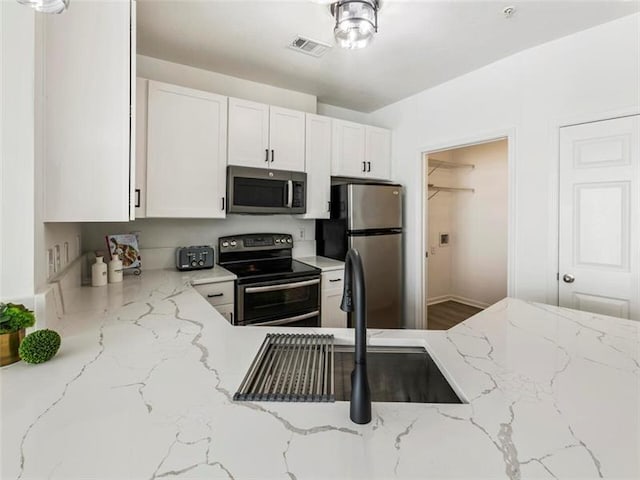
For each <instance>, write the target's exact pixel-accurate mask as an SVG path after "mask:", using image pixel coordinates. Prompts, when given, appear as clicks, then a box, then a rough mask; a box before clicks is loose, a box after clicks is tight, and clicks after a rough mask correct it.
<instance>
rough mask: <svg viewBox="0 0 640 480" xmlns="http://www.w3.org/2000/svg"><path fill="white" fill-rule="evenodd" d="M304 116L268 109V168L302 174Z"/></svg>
mask: <svg viewBox="0 0 640 480" xmlns="http://www.w3.org/2000/svg"><path fill="white" fill-rule="evenodd" d="M304 132H305V114H304V112H298V111H297V110H289V109H287V108H280V107H273V106H272V107H269V150H270V152H269V153H270V154H271V159H270V160H271V161H270V162H269V163H270V166H269V168H272V169H275V170H292V171H297V172H304V154H305V135H304Z"/></svg>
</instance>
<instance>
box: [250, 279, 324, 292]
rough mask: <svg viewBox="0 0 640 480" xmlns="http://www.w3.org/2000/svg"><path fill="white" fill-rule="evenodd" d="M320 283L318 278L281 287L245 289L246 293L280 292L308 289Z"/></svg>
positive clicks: (270, 286)
mask: <svg viewBox="0 0 640 480" xmlns="http://www.w3.org/2000/svg"><path fill="white" fill-rule="evenodd" d="M318 283H320V279H319V278H316V279H314V280H306V281H304V282H297V283H282V284H280V285H267V286H266V287H249V288H247V289H245V293H262V292H277V291H278V290H289V289H291V288H299V287H308V286H309V285H317V284H318Z"/></svg>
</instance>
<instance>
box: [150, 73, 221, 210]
mask: <svg viewBox="0 0 640 480" xmlns="http://www.w3.org/2000/svg"><path fill="white" fill-rule="evenodd" d="M147 121H148V125H147V129H148V134H147V217H172V218H180V217H182V218H224V217H225V208H224V197H225V178H226V162H225V159H226V145H227V143H226V138H227V97H223V96H221V95H216V94H213V93H209V92H202V91H199V90H192V89H190V88H183V87H178V86H176V85H169V84H166V83H160V82H153V81H149V107H148V119H147Z"/></svg>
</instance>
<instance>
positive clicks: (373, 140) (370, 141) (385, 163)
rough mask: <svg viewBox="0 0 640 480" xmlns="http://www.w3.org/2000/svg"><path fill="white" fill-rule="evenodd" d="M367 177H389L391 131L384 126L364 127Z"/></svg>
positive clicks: (387, 178)
mask: <svg viewBox="0 0 640 480" xmlns="http://www.w3.org/2000/svg"><path fill="white" fill-rule="evenodd" d="M366 139H367V141H366V150H365V155H366V162H367V165H366V170H367V171H366V174H367V177H371V178H378V179H382V180H389V179H390V178H391V131H389V130H387V129H386V128H378V127H366Z"/></svg>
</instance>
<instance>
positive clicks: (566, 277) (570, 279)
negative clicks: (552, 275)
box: [562, 273, 576, 283]
mask: <svg viewBox="0 0 640 480" xmlns="http://www.w3.org/2000/svg"><path fill="white" fill-rule="evenodd" d="M575 279H576V277H574V276H573V275H570V274H568V273H565V274H564V275H563V276H562V280H564V283H573V282H574V281H575Z"/></svg>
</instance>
